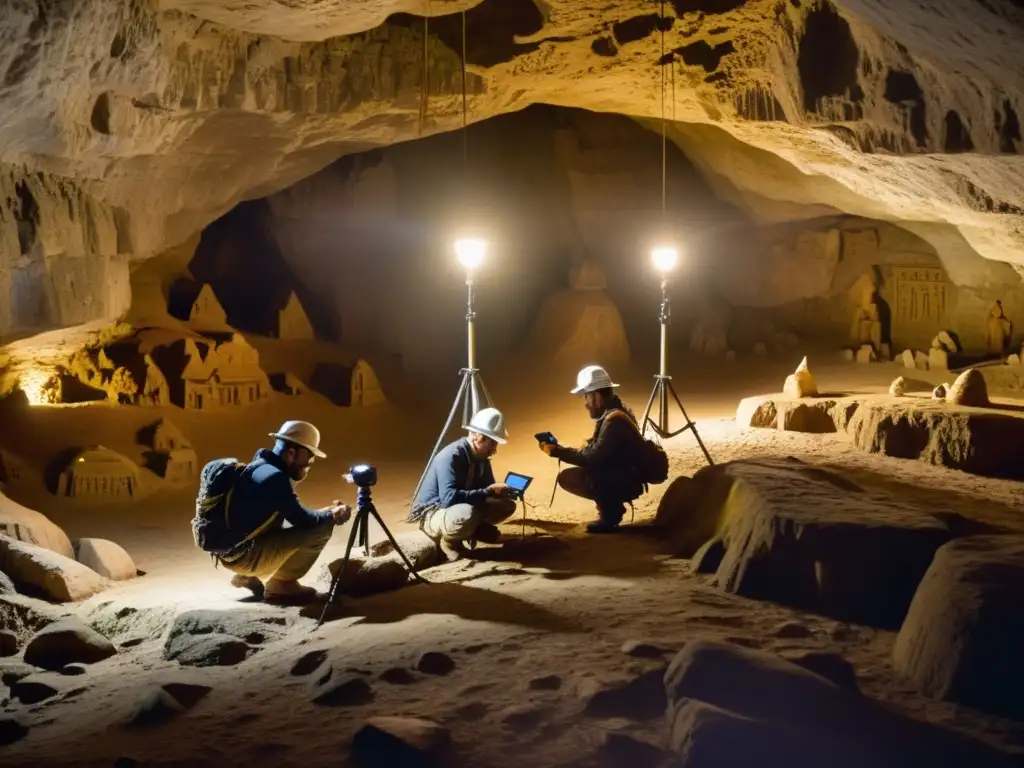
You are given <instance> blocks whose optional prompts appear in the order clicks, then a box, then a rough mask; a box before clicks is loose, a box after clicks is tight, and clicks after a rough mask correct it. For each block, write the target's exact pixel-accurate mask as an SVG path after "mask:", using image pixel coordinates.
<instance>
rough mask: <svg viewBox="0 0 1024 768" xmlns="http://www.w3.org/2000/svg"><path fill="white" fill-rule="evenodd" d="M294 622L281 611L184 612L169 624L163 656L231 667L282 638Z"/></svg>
mask: <svg viewBox="0 0 1024 768" xmlns="http://www.w3.org/2000/svg"><path fill="white" fill-rule="evenodd" d="M294 623H295V617H294V616H293V615H289V614H287V613H285V612H283V611H282V612H279V613H278V612H275V613H269V612H267V611H262V610H251V611H246V610H230V611H216V610H206V609H201V610H194V611H186V612H185V613H182V614H180V615H178V616H177V617H176V618H175V619H174V621H173V622H172V624H171V627H170V629H169V630H168V632H167V639H166V641H165V642H164V653H163V655H164V658H165V659H167V660H169V661H172V660H173V661H178V662H179V663H180V664H183V665H190V666H211V665H217V666H230V665H233V664H238V663H239V662H241V661H244V660H245V659H246V658H248V657H249V655H251V654H252V653H254V652H255V651H257V650H259V646H261V645H263V644H264V643H267V642H273V641H275V640H280V639H282V638H283V637H284V636H285V635H286V634H287V632H288V628H289V627H290V626H291V625H292V624H294Z"/></svg>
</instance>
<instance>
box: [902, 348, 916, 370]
mask: <svg viewBox="0 0 1024 768" xmlns="http://www.w3.org/2000/svg"><path fill="white" fill-rule="evenodd" d="M900 359H901V360H902V361H903V367H904V368H910V369H911V370H916V369H917V363H916V362H915V361H914V352H913V350H910V349H904V350H903V354H902V355H900Z"/></svg>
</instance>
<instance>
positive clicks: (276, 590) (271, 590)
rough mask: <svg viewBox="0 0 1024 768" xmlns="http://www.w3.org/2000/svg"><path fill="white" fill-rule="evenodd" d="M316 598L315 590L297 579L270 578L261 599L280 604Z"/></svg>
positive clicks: (296, 603) (306, 601)
mask: <svg viewBox="0 0 1024 768" xmlns="http://www.w3.org/2000/svg"><path fill="white" fill-rule="evenodd" d="M315 599H316V590H315V589H313V587H307V586H304V585H302V584H299V582H298V580H295V579H290V580H287V581H285V580H283V579H273V578H272V579H270V581H268V582H267V583H266V586H265V588H264V591H263V600H264V602H267V603H278V604H282V605H301V604H303V603H309V602H312V601H313V600H315Z"/></svg>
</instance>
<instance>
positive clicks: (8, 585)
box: [0, 571, 18, 595]
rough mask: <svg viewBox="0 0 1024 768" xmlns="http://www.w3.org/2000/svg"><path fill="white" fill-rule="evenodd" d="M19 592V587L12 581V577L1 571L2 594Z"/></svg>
mask: <svg viewBox="0 0 1024 768" xmlns="http://www.w3.org/2000/svg"><path fill="white" fill-rule="evenodd" d="M16 594H18V590H17V588H16V587H15V586H14V582H13V581H11V577H10V576H8V575H7V574H6V573H4V572H3V571H0V595H16Z"/></svg>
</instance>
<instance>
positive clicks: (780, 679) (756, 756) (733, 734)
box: [665, 640, 1010, 768]
mask: <svg viewBox="0 0 1024 768" xmlns="http://www.w3.org/2000/svg"><path fill="white" fill-rule="evenodd" d="M665 688H666V695H667V699H668V720H669V724H670V728H671V735H670V739H669V743H670V746H671V749H672V751H673V752H674V753H675V754H676V756H677V760H678V765H680V766H683V768H700V766H705V765H772V766H775V765H785V766H790V767H791V768H812V767H815V768H817V767H820V766H822V765H828V766H833V768H861V767H862V766H866V765H876V766H887V767H891V768H896V767H897V766H904V765H930V766H935V765H938V766H943V768H954V766H961V765H986V766H1004V765H1006V766H1008V765H1009V762H1010V758H1009V756H1007V755H1004V754H1002V753H1000V752H998V751H997V750H995V749H993V748H991V747H989V746H988V745H986V744H983V743H981V742H975V741H971V740H969V739H967V738H966V737H964V736H961V735H960V734H957V733H954V732H952V731H945V730H943V729H941V728H938V727H935V726H930V725H926V724H924V723H920V722H918V721H916V720H912V719H910V718H906V717H903V716H901V715H899V714H897V713H895V712H894V711H891V710H889V709H885V708H882V707H880V706H878V705H876V704H875V703H874V702H873V701H872V700H870V699H868V698H864V697H862V696H860V695H858V694H857V693H856V692H853V691H850V690H846V689H843V688H841V687H839V686H837V685H835V684H834V683H833V682H831V681H829V680H827V679H825V678H823V677H821V676H819V675H817V674H814V673H813V672H811V671H809V670H807V669H804V668H802V667H800V666H798V665H796V664H793V663H791V662H788V661H785V660H783V659H781V658H779V657H776V656H771V655H769V654H767V653H763V652H761V651H754V650H749V649H745V648H740V647H738V646H735V645H728V644H725V643H720V642H713V641H708V640H693V641H691V642H688V643H687V644H686V646H685V648H684V649H683V650H682V651H680V652H679V654H677V656H676V657H675V659H673V661H672V663H671V665H670V666H669V668H668V671H667V672H666V673H665Z"/></svg>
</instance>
